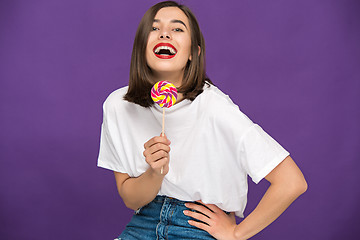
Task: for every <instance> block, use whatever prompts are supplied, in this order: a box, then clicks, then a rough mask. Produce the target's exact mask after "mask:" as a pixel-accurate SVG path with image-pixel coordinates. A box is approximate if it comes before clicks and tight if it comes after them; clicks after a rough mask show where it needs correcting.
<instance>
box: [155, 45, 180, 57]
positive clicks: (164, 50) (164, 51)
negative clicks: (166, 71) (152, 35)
mask: <svg viewBox="0 0 360 240" xmlns="http://www.w3.org/2000/svg"><path fill="white" fill-rule="evenodd" d="M153 52H154V54H155V56H156V57H158V58H161V59H170V58H173V57H175V55H176V53H177V50H176V48H175V47H174V46H173V45H171V44H170V43H159V44H157V45H156V46H155V47H154V49H153Z"/></svg>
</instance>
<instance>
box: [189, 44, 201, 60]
mask: <svg viewBox="0 0 360 240" xmlns="http://www.w3.org/2000/svg"><path fill="white" fill-rule="evenodd" d="M198 48H199V51H198V56H200V53H201V48H200V46H198ZM191 59H192V57H191V54H190V56H189V61H191Z"/></svg>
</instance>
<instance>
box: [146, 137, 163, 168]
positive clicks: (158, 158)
mask: <svg viewBox="0 0 360 240" xmlns="http://www.w3.org/2000/svg"><path fill="white" fill-rule="evenodd" d="M169 145H170V141H169V140H168V139H167V138H166V136H156V137H153V138H151V139H150V140H149V141H147V142H146V143H145V144H144V148H145V150H144V152H143V155H144V157H145V161H146V162H147V163H148V164H149V165H150V167H151V168H152V169H154V170H156V172H160V174H161V175H162V174H163V173H164V172H165V174H166V173H167V172H168V171H169V167H168V165H169V158H170V156H169V152H170V146H169ZM164 170H165V171H164Z"/></svg>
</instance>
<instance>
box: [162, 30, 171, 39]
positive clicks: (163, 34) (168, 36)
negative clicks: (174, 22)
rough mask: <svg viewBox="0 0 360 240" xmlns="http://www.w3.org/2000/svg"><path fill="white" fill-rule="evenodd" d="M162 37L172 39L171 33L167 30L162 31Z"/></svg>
mask: <svg viewBox="0 0 360 240" xmlns="http://www.w3.org/2000/svg"><path fill="white" fill-rule="evenodd" d="M159 38H160V39H171V36H170V34H169V33H168V32H167V31H164V32H161V33H160V35H159Z"/></svg>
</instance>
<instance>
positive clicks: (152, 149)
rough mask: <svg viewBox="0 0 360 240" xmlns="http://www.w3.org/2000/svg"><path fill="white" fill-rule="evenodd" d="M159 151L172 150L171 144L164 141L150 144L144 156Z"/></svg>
mask: <svg viewBox="0 0 360 240" xmlns="http://www.w3.org/2000/svg"><path fill="white" fill-rule="evenodd" d="M159 151H164V152H166V153H169V152H170V147H169V145H165V144H163V143H155V144H153V145H152V146H150V147H149V148H147V149H145V151H144V152H143V155H144V157H146V156H148V155H151V154H155V153H157V152H159Z"/></svg>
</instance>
